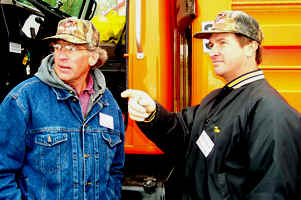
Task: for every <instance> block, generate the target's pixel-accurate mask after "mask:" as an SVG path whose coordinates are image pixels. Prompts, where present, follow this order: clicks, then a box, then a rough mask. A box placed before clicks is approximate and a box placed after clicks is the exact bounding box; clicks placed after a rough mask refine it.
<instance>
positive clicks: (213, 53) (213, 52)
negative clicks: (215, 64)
mask: <svg viewBox="0 0 301 200" xmlns="http://www.w3.org/2000/svg"><path fill="white" fill-rule="evenodd" d="M218 54H219V51H218V48H217V45H213V46H212V47H211V48H210V50H209V56H210V57H213V56H217V55H218Z"/></svg>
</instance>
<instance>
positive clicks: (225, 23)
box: [194, 10, 263, 44]
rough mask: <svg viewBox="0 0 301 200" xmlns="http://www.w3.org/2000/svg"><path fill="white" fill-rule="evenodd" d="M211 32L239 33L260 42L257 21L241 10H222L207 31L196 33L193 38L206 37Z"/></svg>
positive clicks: (260, 37) (261, 36) (261, 38)
mask: <svg viewBox="0 0 301 200" xmlns="http://www.w3.org/2000/svg"><path fill="white" fill-rule="evenodd" d="M212 33H239V34H242V35H244V36H246V37H248V38H250V39H252V40H255V41H257V42H259V44H261V42H262V40H263V34H262V31H261V30H260V27H259V24H258V22H257V21H256V20H255V19H254V18H253V17H252V16H250V15H248V14H246V13H245V12H243V11H230V10H227V11H222V12H220V13H219V14H218V15H217V16H216V20H215V21H214V23H213V25H212V27H211V28H210V29H209V30H208V31H203V32H199V33H196V34H195V35H194V37H195V38H200V39H207V38H209V37H210V35H211V34H212Z"/></svg>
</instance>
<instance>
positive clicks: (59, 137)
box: [35, 134, 68, 147]
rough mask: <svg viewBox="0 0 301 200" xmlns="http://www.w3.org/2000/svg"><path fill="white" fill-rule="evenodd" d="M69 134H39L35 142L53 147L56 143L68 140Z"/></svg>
mask: <svg viewBox="0 0 301 200" xmlns="http://www.w3.org/2000/svg"><path fill="white" fill-rule="evenodd" d="M67 139H68V136H67V134H46V135H37V136H36V137H35V143H36V144H39V145H42V146H47V147H51V146H54V145H56V144H59V143H62V142H65V141H67Z"/></svg>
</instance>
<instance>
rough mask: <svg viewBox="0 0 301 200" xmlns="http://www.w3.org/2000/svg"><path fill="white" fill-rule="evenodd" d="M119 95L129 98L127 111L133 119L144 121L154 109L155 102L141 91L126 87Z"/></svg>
mask: <svg viewBox="0 0 301 200" xmlns="http://www.w3.org/2000/svg"><path fill="white" fill-rule="evenodd" d="M121 97H123V98H127V97H128V98H129V103H128V112H129V116H130V118H131V119H133V120H136V121H144V120H145V119H146V118H147V117H149V116H150V114H151V113H152V112H154V111H155V109H156V102H155V101H154V100H153V99H152V98H151V97H150V96H149V95H148V94H146V93H145V92H143V91H140V90H133V89H128V90H125V91H123V92H122V93H121Z"/></svg>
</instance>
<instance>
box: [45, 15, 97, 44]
mask: <svg viewBox="0 0 301 200" xmlns="http://www.w3.org/2000/svg"><path fill="white" fill-rule="evenodd" d="M44 39H61V40H65V41H67V42H71V43H74V44H88V45H90V47H92V48H93V47H98V46H99V32H98V31H97V29H96V28H95V26H94V25H93V24H92V23H91V22H90V21H88V20H83V19H77V18H75V17H69V18H66V19H63V20H61V21H59V23H58V26H57V31H56V35H54V36H51V37H46V38H44Z"/></svg>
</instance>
